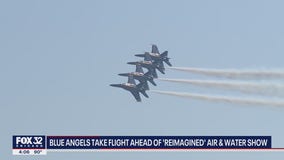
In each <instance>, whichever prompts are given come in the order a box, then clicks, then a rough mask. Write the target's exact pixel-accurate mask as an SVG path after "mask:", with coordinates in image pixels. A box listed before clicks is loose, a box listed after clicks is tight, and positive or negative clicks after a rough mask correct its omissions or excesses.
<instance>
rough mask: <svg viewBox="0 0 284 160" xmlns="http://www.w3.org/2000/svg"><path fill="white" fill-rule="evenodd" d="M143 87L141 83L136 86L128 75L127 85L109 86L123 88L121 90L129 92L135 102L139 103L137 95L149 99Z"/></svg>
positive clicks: (139, 99) (139, 98)
mask: <svg viewBox="0 0 284 160" xmlns="http://www.w3.org/2000/svg"><path fill="white" fill-rule="evenodd" d="M143 85H144V84H143V83H139V84H138V85H136V83H135V80H134V78H133V76H131V75H130V76H128V82H127V83H122V84H111V85H110V86H112V87H119V88H123V89H125V90H127V91H129V92H131V94H132V95H133V96H134V98H135V99H136V101H137V102H141V97H140V94H139V93H142V94H143V95H144V96H145V97H147V98H149V96H148V95H147V93H146V91H145V88H144V87H143Z"/></svg>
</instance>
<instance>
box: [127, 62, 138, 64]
mask: <svg viewBox="0 0 284 160" xmlns="http://www.w3.org/2000/svg"><path fill="white" fill-rule="evenodd" d="M127 64H133V65H136V64H137V63H136V62H127Z"/></svg>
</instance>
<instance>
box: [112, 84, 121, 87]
mask: <svg viewBox="0 0 284 160" xmlns="http://www.w3.org/2000/svg"><path fill="white" fill-rule="evenodd" d="M110 86H112V87H119V86H120V85H119V84H110Z"/></svg>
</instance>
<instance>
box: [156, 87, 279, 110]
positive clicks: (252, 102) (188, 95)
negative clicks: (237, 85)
mask: <svg viewBox="0 0 284 160" xmlns="http://www.w3.org/2000/svg"><path fill="white" fill-rule="evenodd" d="M151 92H154V93H158V94H164V95H170V96H177V97H185V98H192V99H199V100H206V101H214V102H227V103H233V104H244V105H261V106H274V107H284V101H279V100H278V101H270V100H262V99H247V98H236V97H226V96H212V95H204V94H192V93H183V92H171V91H157V90H151Z"/></svg>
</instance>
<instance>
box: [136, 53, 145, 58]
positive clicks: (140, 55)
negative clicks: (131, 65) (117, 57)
mask: <svg viewBox="0 0 284 160" xmlns="http://www.w3.org/2000/svg"><path fill="white" fill-rule="evenodd" d="M135 56H136V57H143V56H144V54H135Z"/></svg>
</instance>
